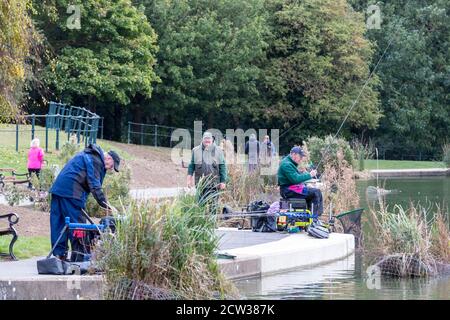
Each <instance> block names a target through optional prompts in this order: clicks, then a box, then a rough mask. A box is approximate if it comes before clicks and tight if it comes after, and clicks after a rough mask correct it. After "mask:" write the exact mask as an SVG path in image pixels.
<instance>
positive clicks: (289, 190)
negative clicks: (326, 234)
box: [278, 147, 323, 215]
mask: <svg viewBox="0 0 450 320" xmlns="http://www.w3.org/2000/svg"><path fill="white" fill-rule="evenodd" d="M303 157H305V153H304V151H303V150H302V148H300V147H293V148H292V149H291V152H290V154H289V155H288V156H287V157H285V158H284V159H283V160H282V161H281V163H280V167H279V168H278V185H279V186H280V194H281V196H282V197H283V198H284V199H288V198H303V199H306V201H307V203H308V207H309V209H310V210H311V211H314V212H313V213H316V214H318V215H321V214H322V213H323V200H322V192H321V191H320V189H316V188H310V187H307V186H305V185H304V182H305V181H307V180H310V179H311V178H312V177H315V176H316V175H317V171H316V170H311V172H306V171H305V172H299V170H298V164H299V163H300V162H301V161H302V159H303ZM311 204H312V205H313V206H312V205H311Z"/></svg>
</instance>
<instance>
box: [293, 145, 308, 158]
mask: <svg viewBox="0 0 450 320" xmlns="http://www.w3.org/2000/svg"><path fill="white" fill-rule="evenodd" d="M291 153H297V154H299V155H301V156H302V157H304V156H305V152H304V151H303V149H302V148H300V147H297V146H295V147H293V148H292V149H291Z"/></svg>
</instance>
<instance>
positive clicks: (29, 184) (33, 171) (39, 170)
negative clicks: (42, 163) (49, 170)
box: [28, 169, 41, 189]
mask: <svg viewBox="0 0 450 320" xmlns="http://www.w3.org/2000/svg"><path fill="white" fill-rule="evenodd" d="M33 173H35V174H36V177H38V178H39V175H40V174H41V169H28V174H29V175H30V179H31V175H32V174H33ZM32 187H33V185H32V184H31V180H30V182H29V183H28V188H30V189H31V188H32Z"/></svg>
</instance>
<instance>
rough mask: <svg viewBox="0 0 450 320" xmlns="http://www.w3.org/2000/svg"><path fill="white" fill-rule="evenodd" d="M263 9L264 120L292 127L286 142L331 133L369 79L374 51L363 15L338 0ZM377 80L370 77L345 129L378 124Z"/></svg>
mask: <svg viewBox="0 0 450 320" xmlns="http://www.w3.org/2000/svg"><path fill="white" fill-rule="evenodd" d="M267 7H268V11H269V13H270V14H269V15H270V17H271V20H270V25H271V26H272V33H273V36H272V38H271V40H270V44H271V46H270V49H269V51H268V55H267V62H266V64H265V68H264V78H263V88H264V93H265V94H264V100H263V101H261V107H262V108H261V109H262V110H264V111H263V112H264V118H265V121H268V122H269V123H273V124H274V127H278V128H287V127H291V126H293V125H295V126H296V128H295V129H293V130H291V131H290V132H289V135H287V136H286V137H285V140H284V141H285V142H286V141H291V140H292V142H296V141H298V140H299V138H300V139H301V140H303V139H305V138H306V137H307V136H309V135H324V134H329V133H331V132H335V131H336V130H337V128H338V126H339V123H340V122H341V121H342V120H343V118H344V116H345V114H346V113H347V110H348V109H349V107H350V106H351V104H352V102H353V101H354V100H355V99H356V98H357V95H358V93H359V91H360V89H361V88H362V86H363V84H364V82H365V81H366V79H367V78H368V76H369V63H368V62H369V60H370V58H371V56H372V52H373V50H372V46H371V44H370V42H369V41H367V40H366V39H365V38H364V32H365V25H364V17H363V15H361V14H359V13H357V12H354V11H353V10H352V9H351V7H350V6H349V5H348V4H347V2H346V1H342V0H339V1H335V0H305V1H281V0H271V1H267ZM377 82H378V80H377V78H376V77H374V78H372V81H371V82H370V83H369V85H368V86H367V87H366V89H365V91H364V92H363V94H362V96H361V98H360V100H359V103H358V104H357V105H356V107H355V108H354V109H353V111H352V112H351V114H350V116H349V118H348V121H347V127H346V128H374V127H376V126H377V124H378V120H379V118H380V116H381V114H380V110H379V103H378V95H377V91H376V90H375V87H376V84H377ZM267 107H269V111H265V109H266V108H267ZM286 138H291V139H286Z"/></svg>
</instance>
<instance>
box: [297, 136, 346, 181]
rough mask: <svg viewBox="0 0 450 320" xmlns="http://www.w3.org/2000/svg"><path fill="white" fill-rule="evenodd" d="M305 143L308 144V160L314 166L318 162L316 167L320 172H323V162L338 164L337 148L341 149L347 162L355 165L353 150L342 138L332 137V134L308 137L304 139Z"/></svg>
mask: <svg viewBox="0 0 450 320" xmlns="http://www.w3.org/2000/svg"><path fill="white" fill-rule="evenodd" d="M306 145H307V146H308V151H309V158H310V161H311V162H312V163H313V164H314V165H316V166H317V165H318V164H319V162H320V167H319V168H317V169H318V170H319V171H321V172H323V169H324V166H325V163H328V164H331V165H334V166H339V160H338V158H337V154H338V151H339V150H342V154H343V156H344V160H345V161H347V164H349V165H350V166H352V167H353V166H354V165H355V155H354V152H353V150H352V148H351V147H350V144H349V143H348V142H347V141H346V140H344V139H338V138H333V137H332V136H328V137H326V138H325V139H322V138H318V137H310V138H308V139H307V140H306ZM320 160H322V161H320Z"/></svg>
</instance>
